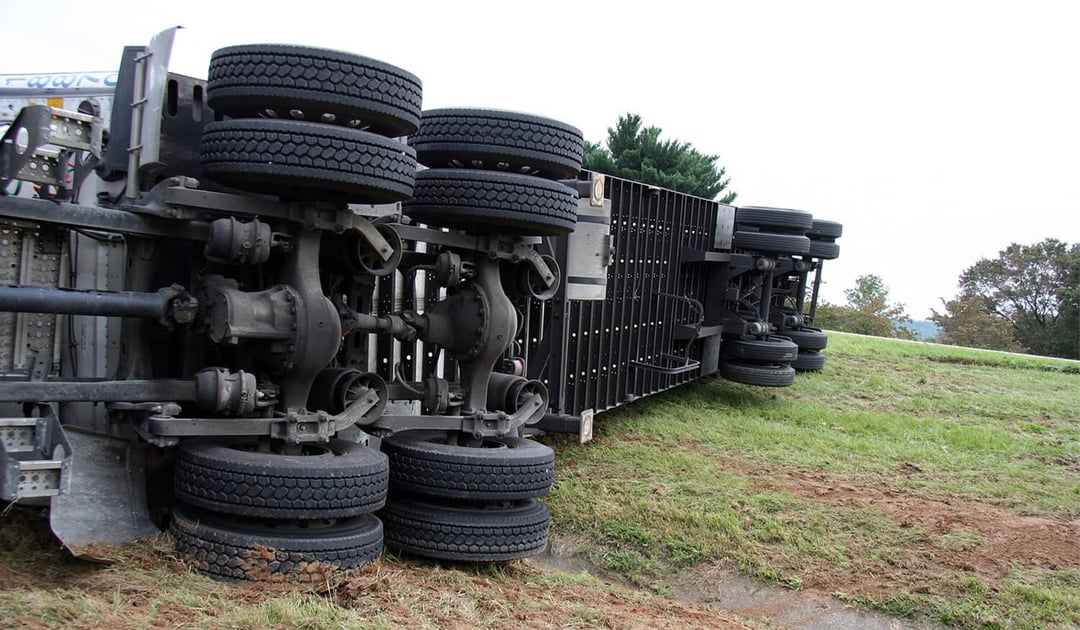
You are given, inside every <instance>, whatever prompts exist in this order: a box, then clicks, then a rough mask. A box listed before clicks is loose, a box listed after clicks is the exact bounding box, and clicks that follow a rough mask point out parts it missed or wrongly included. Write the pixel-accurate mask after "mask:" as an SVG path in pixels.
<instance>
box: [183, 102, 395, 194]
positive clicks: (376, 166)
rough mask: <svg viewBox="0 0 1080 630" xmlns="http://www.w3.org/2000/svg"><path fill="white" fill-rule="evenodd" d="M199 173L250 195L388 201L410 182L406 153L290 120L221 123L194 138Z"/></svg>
mask: <svg viewBox="0 0 1080 630" xmlns="http://www.w3.org/2000/svg"><path fill="white" fill-rule="evenodd" d="M200 153H201V155H200V158H201V161H202V168H203V171H204V172H205V173H206V174H207V175H209V176H210V177H212V178H214V179H215V180H217V181H218V182H220V183H222V184H225V185H226V186H232V187H234V188H239V189H242V190H247V191H250V192H260V193H267V194H278V195H281V196H286V197H292V198H296V199H315V200H323V199H337V200H342V201H349V202H356V203H394V202H397V201H403V200H405V199H408V198H409V196H410V195H411V194H412V191H413V186H414V185H415V181H416V156H415V153H414V152H413V150H412V148H411V147H407V146H405V145H404V144H402V143H400V142H396V141H394V140H388V139H386V138H383V137H382V136H377V135H375V134H373V133H368V132H366V131H358V130H356V129H345V128H342V127H333V126H331V125H320V124H318V123H308V122H301V121H294V120H257V119H245V120H226V121H222V122H214V123H210V124H209V125H207V126H206V128H205V130H204V131H203V136H202V146H201V149H200Z"/></svg>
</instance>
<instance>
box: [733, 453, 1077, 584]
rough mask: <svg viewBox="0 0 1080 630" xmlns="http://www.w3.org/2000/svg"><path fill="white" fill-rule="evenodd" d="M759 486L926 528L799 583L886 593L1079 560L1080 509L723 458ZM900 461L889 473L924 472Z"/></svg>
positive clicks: (811, 570) (854, 552) (805, 575)
mask: <svg viewBox="0 0 1080 630" xmlns="http://www.w3.org/2000/svg"><path fill="white" fill-rule="evenodd" d="M723 465H724V466H725V467H726V468H728V469H729V470H730V471H731V472H732V473H734V474H738V475H741V476H743V477H745V478H747V479H749V480H751V482H752V483H754V484H755V485H756V486H757V487H759V488H761V489H765V490H773V491H779V492H784V493H786V494H790V495H792V496H795V497H798V498H802V499H807V500H810V501H819V502H822V503H825V504H828V505H830V506H832V507H836V508H841V509H845V510H852V511H855V510H861V509H865V508H876V509H880V510H882V511H884V512H885V513H886V514H887V515H888V516H889V517H890V518H891V519H892V520H893V521H894V522H895V523H896V524H897V525H898V526H899V527H901V528H918V530H919V531H921V532H924V533H925V534H926V536H913V537H912V540H911V541H910V542H907V543H905V545H904V546H903V547H901V548H900V549H898V550H897V551H896V554H895V555H893V556H892V557H890V558H889V559H888V561H886V560H877V561H870V560H867V559H866V555H865V554H863V553H860V551H861V550H859V549H849V552H850V553H849V555H850V557H851V558H852V563H851V564H850V566H848V567H846V568H844V567H840V566H837V565H836V564H835V563H822V564H821V565H819V566H811V567H806V569H805V570H804V571H802V573H801V575H800V577H801V578H802V583H803V585H804V587H806V588H811V589H818V590H822V591H825V592H834V591H845V592H850V593H858V594H860V595H867V596H871V597H884V596H888V595H890V594H894V593H897V592H900V591H908V592H915V593H919V592H929V591H930V590H931V589H933V588H935V587H936V585H937V584H939V583H940V582H941V580H942V579H943V578H946V577H948V576H955V575H957V574H958V573H960V574H963V575H967V576H972V577H976V578H979V579H980V580H981V581H984V582H994V581H997V580H1001V579H1003V578H1006V577H1007V576H1008V575H1009V574H1010V572H1011V571H1012V569H1014V568H1015V567H1017V566H1023V567H1028V568H1041V569H1051V570H1055V569H1077V568H1080V516H1078V515H1076V514H1070V513H1063V514H1060V515H1057V517H1056V518H1038V517H1033V516H1022V515H1018V514H1014V513H1012V512H1009V511H1007V510H1004V509H1001V508H998V507H994V506H991V505H987V504H985V503H976V502H974V501H970V500H965V499H963V498H958V497H954V496H943V495H939V496H936V495H934V494H933V493H930V492H921V491H920V492H914V491H912V490H911V489H909V488H901V487H900V485H899V484H898V483H897V482H896V481H895V479H889V478H886V477H878V478H874V477H862V478H859V479H856V480H853V479H850V478H839V477H834V476H830V475H829V474H828V473H825V472H823V471H819V470H807V469H804V468H779V469H778V468H777V467H775V466H764V465H761V464H754V463H752V462H747V461H744V460H729V461H727V462H725V463H724V464H723ZM922 474H923V471H922V470H921V469H920V468H919V467H918V466H916V465H914V464H909V463H906V462H905V463H902V464H901V465H900V466H899V468H898V470H897V471H896V475H895V477H897V478H899V477H903V476H912V475H922Z"/></svg>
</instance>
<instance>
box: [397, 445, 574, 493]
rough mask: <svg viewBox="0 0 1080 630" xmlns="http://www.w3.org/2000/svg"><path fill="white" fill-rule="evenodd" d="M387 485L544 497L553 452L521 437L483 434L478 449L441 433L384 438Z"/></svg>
mask: <svg viewBox="0 0 1080 630" xmlns="http://www.w3.org/2000/svg"><path fill="white" fill-rule="evenodd" d="M382 448H383V452H384V453H386V455H387V457H388V458H389V459H390V484H391V485H392V486H393V487H394V488H396V489H399V490H404V491H407V492H410V493H412V494H416V495H422V496H428V497H435V498H439V497H453V498H457V499H467V500H473V501H518V500H522V499H532V498H535V497H539V496H543V495H545V494H547V493H548V492H549V491H551V484H552V483H553V482H554V481H555V451H553V450H551V448H550V447H549V446H547V445H545V444H541V443H539V442H536V441H534V440H528V439H525V438H520V437H502V438H485V439H484V442H483V445H482V446H480V447H475V448H473V447H465V446H458V445H456V444H453V443H448V441H447V438H446V433H444V432H438V431H416V432H412V431H410V432H407V433H399V434H397V435H394V436H392V437H388V438H385V439H384V440H383V443H382Z"/></svg>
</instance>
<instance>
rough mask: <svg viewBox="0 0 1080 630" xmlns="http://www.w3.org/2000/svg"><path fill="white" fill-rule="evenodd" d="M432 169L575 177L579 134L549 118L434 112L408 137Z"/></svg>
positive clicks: (579, 156)
mask: <svg viewBox="0 0 1080 630" xmlns="http://www.w3.org/2000/svg"><path fill="white" fill-rule="evenodd" d="M409 145H410V146H412V147H413V148H415V149H416V159H417V160H418V161H419V162H420V163H421V164H423V165H425V166H429V167H431V168H447V167H450V168H481V169H488V170H500V171H506V172H508V173H523V174H526V175H539V176H541V177H548V178H552V179H560V178H568V177H575V176H577V173H578V171H580V170H581V159H582V154H583V153H584V138H583V136H582V134H581V131H580V130H579V129H577V128H575V127H571V126H570V125H567V124H564V123H561V122H559V121H557V120H551V119H550V118H542V117H540V116H532V115H529V114H521V113H518V112H504V111H497V110H484V109H434V110H429V111H426V112H423V113H422V114H421V115H420V129H419V131H417V132H416V134H415V135H413V136H412V137H411V138H409Z"/></svg>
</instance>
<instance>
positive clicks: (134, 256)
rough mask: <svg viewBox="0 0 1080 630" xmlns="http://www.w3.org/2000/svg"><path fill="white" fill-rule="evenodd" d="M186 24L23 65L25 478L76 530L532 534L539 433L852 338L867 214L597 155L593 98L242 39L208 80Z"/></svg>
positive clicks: (213, 535) (0, 375)
mask: <svg viewBox="0 0 1080 630" xmlns="http://www.w3.org/2000/svg"><path fill="white" fill-rule="evenodd" d="M171 47H172V31H165V32H163V33H161V34H160V35H158V36H157V37H156V38H155V39H154V40H153V41H152V42H151V43H150V44H149V45H148V46H131V47H127V48H125V50H124V52H123V55H122V60H121V64H120V68H119V71H118V72H117V73H116V74H115V76H114V77H113V80H112V84H113V85H110V86H108V87H109V90H106V91H105V92H101V93H93V94H88V93H85V92H84V93H81V94H80V93H79V92H77V91H76V92H71V91H67V92H63V93H54V92H52V91H50V90H52V89H53V88H51V87H49V86H37V87H33V86H31V87H27V86H19V87H17V88H5V89H7V91H6V92H5V91H3V90H0V103H7V104H8V105H9V107H8V108H7V109H8V110H9V111H8V113H7V118H6V119H3V120H0V131H2V132H3V138H2V142H0V190H2V191H3V195H2V196H0V257H2V258H3V260H4V262H5V263H6V264H3V265H0V276H2V279H0V415H2V418H0V438H2V440H0V498H2V499H3V500H5V501H8V502H17V503H22V504H30V505H41V506H47V507H48V509H49V518H50V523H51V527H52V530H53V531H54V532H55V534H56V535H57V537H58V538H59V539H60V540H61V541H62V542H63V543H64V545H65V546H66V547H68V548H69V549H71V550H72V551H73V552H74V553H76V554H83V553H87V552H88V550H90V549H92V548H93V547H94V546H95V545H100V544H115V543H121V542H124V541H127V540H131V539H134V538H137V537H141V536H147V535H155V534H157V533H158V532H160V531H161V530H164V529H167V530H170V531H171V533H172V536H173V538H174V539H175V543H176V547H177V550H178V553H179V555H180V556H181V557H183V558H184V559H186V560H187V561H188V562H189V563H191V564H192V565H193V566H195V567H196V568H197V569H199V570H200V571H203V572H205V573H208V574H210V575H213V576H217V577H221V578H226V579H259V578H263V577H266V576H268V575H270V576H274V577H277V578H282V579H304V576H305V575H308V574H307V573H305V572H304V571H303V570H302V568H303V567H304V566H305V565H307V564H310V563H313V562H318V563H323V564H328V565H332V566H335V567H340V568H344V569H348V568H352V567H356V566H359V565H362V564H364V563H366V562H369V561H371V560H372V559H374V558H376V557H377V556H378V555H379V554H380V552H381V550H382V548H383V545H384V544H385V545H386V546H388V547H390V548H392V549H395V550H397V551H400V552H405V553H407V554H412V555H417V556H422V557H431V558H439V559H449V560H459V561H479V562H492V561H505V560H511V559H516V558H522V557H527V556H530V555H533V554H536V553H538V552H540V551H542V550H543V549H544V548H545V545H546V543H547V534H548V524H549V520H550V515H549V511H548V508H547V507H546V506H545V504H544V503H542V502H541V501H540V500H539V498H540V497H542V496H543V495H544V494H546V493H547V492H548V491H549V490H550V488H551V485H552V482H553V479H554V461H555V455H554V453H553V451H552V450H551V448H549V447H548V446H546V445H544V444H543V443H541V442H539V441H537V440H535V439H533V438H534V437H536V436H537V435H541V434H543V433H544V432H552V431H556V432H571V433H576V434H578V435H579V436H580V439H581V440H582V441H586V440H588V439H589V438H590V437H591V432H592V424H593V421H594V416H595V414H598V413H601V412H603V411H606V410H609V409H613V408H615V407H617V406H619V405H622V404H625V403H628V402H631V401H633V400H636V399H638V398H641V397H643V396H648V395H651V394H655V393H658V392H662V391H665V390H668V389H670V388H673V387H676V386H678V385H680V384H682V383H686V382H688V381H692V380H695V379H699V378H702V377H704V376H708V375H710V374H713V373H717V374H719V375H720V376H722V377H724V378H726V379H729V380H732V381H737V382H741V383H747V384H751V385H758V386H767V387H770V386H771V387H776V386H786V385H790V384H792V382H793V381H794V379H795V377H796V372H797V371H801V370H820V369H822V367H823V365H824V360H825V359H824V355H823V354H822V353H821V350H822V349H823V348H825V345H826V336H825V335H824V334H823V333H822V332H821V331H820V330H818V329H816V328H814V327H813V326H812V324H813V316H814V309H815V306H816V303H817V294H818V289H819V287H820V282H821V270H822V265H823V261H825V260H830V259H833V258H836V257H837V255H838V252H839V250H838V246H837V244H836V239H837V238H838V237H839V236H840V235H841V226H840V225H839V224H838V223H835V222H830V221H824V220H819V219H817V218H815V217H813V216H812V215H811V214H809V213H807V212H802V211H796V210H787V209H778V208H764V207H739V208H736V207H733V206H730V205H725V204H721V203H718V202H715V201H710V200H707V199H701V198H696V197H692V196H689V195H685V194H681V193H677V192H673V191H670V190H663V189H660V188H657V187H655V186H650V185H647V184H641V183H637V182H632V181H626V180H622V179H618V178H614V177H609V176H605V175H603V174H600V173H590V172H585V171H582V170H581V159H582V135H581V132H580V131H578V130H577V129H576V128H574V127H572V126H570V125H567V124H564V123H561V122H557V121H553V120H550V119H546V118H542V117H538V116H534V115H529V114H520V113H514V112H506V111H496V110H484V109H441V110H429V111H424V110H423V109H422V106H421V100H422V89H421V82H420V80H419V79H418V78H417V77H415V76H413V75H412V74H410V73H409V72H406V71H404V70H402V69H400V68H396V67H394V66H391V65H388V64H385V63H382V62H379V61H376V60H373V59H368V58H365V57H361V56H357V55H353V54H347V53H342V52H336V51H330V50H323V49H316V48H305V47H296V46H283V45H245V46H236V47H230V48H225V49H222V50H218V51H217V52H215V53H214V54H213V56H212V58H211V61H210V66H209V69H208V77H209V78H208V79H207V80H205V81H204V80H199V79H195V78H191V77H186V76H181V75H178V74H174V73H169V72H168V58H169V53H170V50H171ZM100 87H101V86H95V89H100ZM61 88H62V89H65V90H70V89H74V88H71V86H61ZM39 97H45V98H39ZM61 97H63V98H64V99H65V100H64V101H63V102H60V103H57V102H54V101H47V100H46V98H61ZM15 99H21V100H19V101H18V103H17V105H18V107H15V106H12V105H11V104H12V103H15V102H16V101H15ZM72 99H74V101H76V102H75V103H74V106H72V105H71V104H69V103H70V102H71V100H72ZM4 126H6V128H4Z"/></svg>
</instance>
